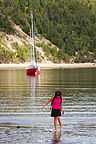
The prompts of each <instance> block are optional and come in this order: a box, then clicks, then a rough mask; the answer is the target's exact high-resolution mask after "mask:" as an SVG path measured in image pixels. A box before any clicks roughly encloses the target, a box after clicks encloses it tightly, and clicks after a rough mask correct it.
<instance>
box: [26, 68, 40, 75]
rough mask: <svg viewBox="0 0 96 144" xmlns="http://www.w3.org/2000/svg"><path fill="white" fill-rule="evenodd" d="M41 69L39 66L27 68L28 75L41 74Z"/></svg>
mask: <svg viewBox="0 0 96 144" xmlns="http://www.w3.org/2000/svg"><path fill="white" fill-rule="evenodd" d="M39 74H40V71H39V70H38V68H34V69H27V75H32V76H35V75H39Z"/></svg>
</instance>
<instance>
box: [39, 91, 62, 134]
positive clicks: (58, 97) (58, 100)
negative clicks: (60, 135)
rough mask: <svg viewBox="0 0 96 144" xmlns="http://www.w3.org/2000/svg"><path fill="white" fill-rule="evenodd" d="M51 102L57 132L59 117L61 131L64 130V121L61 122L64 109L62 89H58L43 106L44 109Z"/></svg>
mask: <svg viewBox="0 0 96 144" xmlns="http://www.w3.org/2000/svg"><path fill="white" fill-rule="evenodd" d="M50 102H51V105H52V110H51V117H54V126H55V132H57V119H58V122H59V125H60V131H61V132H62V123H61V119H60V116H61V111H62V113H64V111H63V107H62V104H63V97H62V92H61V91H56V92H55V96H52V97H51V99H49V100H48V101H47V102H46V104H45V105H44V106H43V107H42V109H43V108H44V107H45V106H46V105H47V104H49V103H50Z"/></svg>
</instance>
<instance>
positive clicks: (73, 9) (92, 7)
mask: <svg viewBox="0 0 96 144" xmlns="http://www.w3.org/2000/svg"><path fill="white" fill-rule="evenodd" d="M31 10H32V11H33V14H34V26H35V27H34V30H35V32H38V33H39V34H41V35H43V36H44V37H46V38H47V39H49V40H50V41H51V42H52V43H53V44H55V45H56V46H58V47H59V49H60V50H59V51H58V52H54V50H53V49H50V47H51V45H50V44H49V46H44V45H43V50H44V51H46V55H47V56H49V55H52V56H51V59H52V60H54V61H59V62H60V61H62V60H64V61H70V59H71V58H72V57H75V59H74V60H75V62H92V61H94V59H96V14H95V13H96V1H95V0H8V1H7V0H1V1H0V31H4V32H6V33H9V34H10V33H14V32H15V30H14V28H13V26H12V23H11V21H14V22H15V23H16V24H17V25H19V26H20V27H21V28H22V29H23V30H24V31H25V32H26V33H29V29H30V28H31V19H30V14H31ZM21 51H23V48H20V50H18V52H19V53H20V54H18V58H20V60H21V61H25V59H26V58H25V57H26V56H24V57H23V55H22V54H21V53H23V54H24V53H25V52H24V51H25V50H24V51H23V52H21ZM76 52H77V53H78V55H76ZM90 52H91V53H93V55H92V56H90ZM50 53H51V54H50ZM80 53H82V55H83V56H82V59H81V57H80V56H81V54H80ZM24 55H25V54H24ZM88 55H89V56H88ZM21 57H22V58H21ZM52 57H54V58H52ZM90 57H92V58H90Z"/></svg>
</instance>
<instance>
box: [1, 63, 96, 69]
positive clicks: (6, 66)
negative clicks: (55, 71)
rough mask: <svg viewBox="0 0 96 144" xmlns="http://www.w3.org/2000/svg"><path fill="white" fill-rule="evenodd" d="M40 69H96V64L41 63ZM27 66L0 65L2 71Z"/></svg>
mask: <svg viewBox="0 0 96 144" xmlns="http://www.w3.org/2000/svg"><path fill="white" fill-rule="evenodd" d="M38 66H39V67H40V68H96V63H74V64H71V63H68V64H65V63H64V64H55V63H40V64H38ZM26 67H27V64H0V69H8V68H12V69H25V68H26Z"/></svg>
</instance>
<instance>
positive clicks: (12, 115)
mask: <svg viewBox="0 0 96 144" xmlns="http://www.w3.org/2000/svg"><path fill="white" fill-rule="evenodd" d="M56 90H60V91H62V93H63V109H64V111H65V113H64V115H62V117H61V121H62V126H63V131H62V133H60V128H59V125H58V126H57V127H58V128H57V133H54V122H53V118H51V117H50V111H51V110H50V107H51V104H49V105H47V106H46V107H45V109H43V110H41V108H42V106H43V105H44V104H45V102H46V101H47V100H49V99H50V98H51V96H53V95H54V92H55V91H56ZM7 143H10V144H27V143H29V144H55V143H60V144H96V69H95V68H93V69H41V73H40V76H38V77H30V76H27V75H26V71H25V70H12V69H9V70H0V144H7Z"/></svg>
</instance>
